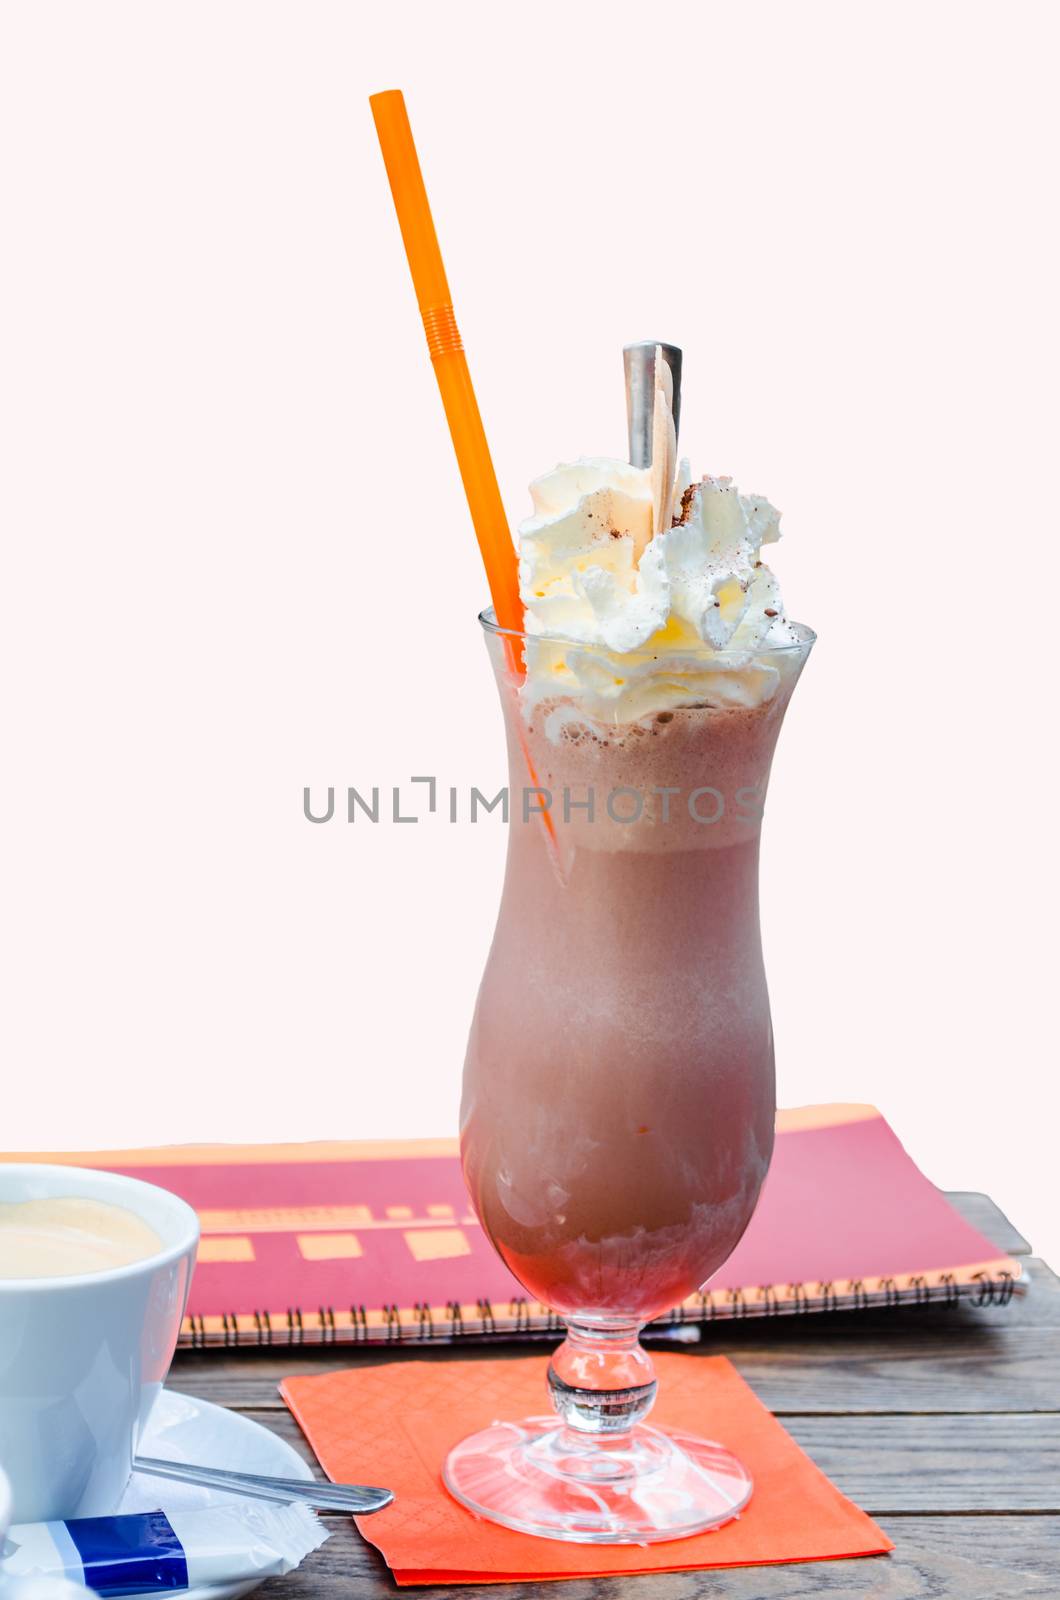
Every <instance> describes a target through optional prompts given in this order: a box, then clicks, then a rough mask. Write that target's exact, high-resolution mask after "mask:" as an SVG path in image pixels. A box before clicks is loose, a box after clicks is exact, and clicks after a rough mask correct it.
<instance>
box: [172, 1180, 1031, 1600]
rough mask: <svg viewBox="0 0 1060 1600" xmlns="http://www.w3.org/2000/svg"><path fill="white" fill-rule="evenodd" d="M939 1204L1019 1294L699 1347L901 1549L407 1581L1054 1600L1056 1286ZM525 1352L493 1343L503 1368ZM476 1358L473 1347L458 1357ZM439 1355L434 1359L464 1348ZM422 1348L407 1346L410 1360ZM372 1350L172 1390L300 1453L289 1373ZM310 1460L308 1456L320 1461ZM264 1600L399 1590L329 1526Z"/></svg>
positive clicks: (579, 1594) (998, 1217)
mask: <svg viewBox="0 0 1060 1600" xmlns="http://www.w3.org/2000/svg"><path fill="white" fill-rule="evenodd" d="M950 1198H951V1199H952V1200H953V1201H954V1203H955V1204H956V1205H957V1207H958V1209H959V1210H960V1211H961V1212H962V1213H963V1215H964V1216H966V1217H967V1218H968V1219H969V1221H971V1222H973V1223H974V1224H975V1225H976V1226H977V1227H978V1228H980V1229H982V1231H983V1232H984V1233H985V1234H986V1235H987V1236H988V1237H989V1238H990V1239H992V1240H993V1241H994V1243H995V1244H997V1245H998V1246H1000V1248H1001V1249H1003V1250H1005V1251H1006V1252H1007V1253H1008V1254H1010V1255H1019V1256H1020V1257H1021V1258H1022V1259H1023V1260H1024V1262H1025V1263H1026V1265H1027V1268H1028V1271H1029V1274H1030V1282H1031V1287H1030V1291H1029V1293H1028V1294H1027V1295H1026V1296H1025V1297H1023V1298H1022V1299H1016V1300H1014V1301H1013V1302H1012V1304H1011V1305H1008V1306H1004V1307H997V1306H993V1307H983V1308H982V1309H981V1310H979V1309H975V1308H973V1307H971V1306H962V1307H961V1308H959V1309H957V1310H946V1309H944V1308H942V1307H939V1308H934V1307H929V1308H925V1309H915V1308H907V1309H902V1310H898V1311H890V1312H877V1313H860V1314H853V1313H844V1314H837V1315H832V1316H827V1317H825V1316H805V1317H791V1318H777V1319H770V1320H769V1321H764V1320H763V1321H754V1320H750V1321H747V1322H744V1323H727V1324H726V1323H721V1324H718V1325H716V1326H715V1327H713V1328H710V1329H708V1330H707V1331H706V1332H705V1334H704V1338H703V1342H702V1343H701V1344H700V1345H699V1346H698V1347H696V1346H692V1347H689V1348H690V1349H691V1350H693V1351H695V1350H696V1349H698V1351H700V1352H701V1353H703V1354H705V1355H706V1354H724V1355H727V1356H729V1357H730V1358H731V1359H732V1361H734V1362H735V1364H736V1366H737V1367H738V1368H739V1370H740V1371H741V1372H742V1373H743V1375H744V1377H745V1378H746V1379H747V1381H748V1382H749V1383H750V1384H751V1386H752V1388H754V1390H755V1391H756V1393H757V1394H758V1395H759V1397H760V1398H761V1399H762V1400H763V1401H764V1403H765V1404H766V1405H767V1406H769V1408H770V1409H771V1410H772V1411H774V1412H775V1413H776V1415H777V1416H778V1417H781V1418H782V1419H783V1421H784V1426H785V1427H786V1428H787V1429H788V1430H789V1431H790V1432H791V1433H792V1434H793V1435H794V1437H795V1438H796V1439H797V1440H798V1442H799V1444H800V1445H802V1447H803V1449H805V1450H806V1451H807V1452H808V1453H809V1455H810V1456H812V1458H813V1459H814V1461H816V1462H817V1464H818V1466H820V1467H821V1468H822V1469H823V1470H824V1471H825V1472H826V1473H827V1474H828V1476H829V1477H830V1478H831V1479H832V1480H833V1482H834V1483H836V1484H837V1485H838V1487H839V1488H840V1489H842V1490H843V1491H844V1492H845V1493H846V1494H848V1495H850V1496H851V1498H852V1499H854V1500H856V1501H857V1503H858V1505H860V1506H862V1507H864V1509H865V1510H866V1511H868V1512H869V1513H871V1515H872V1516H873V1517H874V1518H875V1519H876V1520H877V1522H879V1524H880V1525H881V1527H883V1528H884V1529H886V1531H887V1533H888V1534H889V1535H890V1537H891V1538H892V1539H893V1540H894V1542H895V1546H896V1548H895V1550H894V1551H893V1553H892V1554H891V1555H889V1556H876V1557H868V1558H865V1559H862V1560H858V1561H815V1562H807V1563H805V1564H800V1565H789V1566H779V1567H742V1568H730V1569H728V1570H716V1571H711V1570H706V1571H703V1572H686V1573H676V1574H659V1575H651V1576H643V1577H636V1578H619V1579H607V1580H600V1579H594V1580H585V1579H579V1580H577V1581H574V1582H571V1583H565V1584H548V1585H538V1584H529V1583H522V1584H507V1585H496V1584H490V1585H484V1586H477V1585H475V1586H467V1587H464V1586H461V1587H460V1588H457V1589H452V1590H443V1589H431V1590H423V1589H418V1590H414V1591H410V1592H412V1593H414V1594H418V1595H431V1596H434V1595H440V1594H445V1593H449V1594H453V1595H454V1596H457V1597H459V1596H460V1595H463V1596H465V1597H466V1600H476V1597H477V1600H525V1597H526V1596H528V1595H529V1594H530V1593H531V1592H532V1591H535V1592H537V1593H538V1594H548V1593H554V1594H555V1596H556V1600H590V1597H591V1600H609V1597H611V1596H617V1595H618V1594H619V1592H621V1594H622V1596H623V1597H624V1600H693V1597H697V1600H698V1597H703V1600H706V1597H707V1596H709V1597H710V1600H798V1597H800V1596H804V1595H818V1594H819V1595H827V1596H829V1597H831V1600H835V1597H839V1596H843V1597H849V1600H869V1597H871V1600H922V1597H931V1600H943V1597H949V1596H961V1597H962V1600H977V1597H982V1600H1021V1597H1023V1596H1030V1595H1036V1596H1042V1597H1048V1600H1057V1597H1058V1596H1060V1404H1058V1395H1060V1279H1058V1278H1057V1277H1056V1275H1055V1274H1054V1273H1053V1272H1052V1271H1050V1269H1049V1268H1048V1267H1047V1266H1046V1265H1045V1263H1044V1262H1042V1261H1039V1260H1036V1259H1035V1258H1034V1257H1032V1256H1031V1255H1030V1246H1029V1245H1028V1244H1027V1242H1026V1240H1024V1239H1022V1238H1021V1237H1020V1235H1019V1234H1018V1233H1017V1232H1016V1230H1015V1228H1014V1227H1013V1226H1012V1224H1011V1223H1010V1222H1009V1221H1008V1219H1007V1218H1006V1217H1005V1216H1003V1215H1002V1213H1001V1212H1000V1211H999V1210H998V1208H997V1207H996V1206H995V1205H994V1204H993V1202H992V1201H991V1200H989V1199H988V1198H987V1197H986V1195H981V1194H956V1195H951V1196H950ZM526 1349H527V1347H526V1345H522V1346H516V1345H500V1346H496V1347H495V1352H496V1356H497V1359H498V1360H504V1359H505V1358H506V1356H508V1355H514V1354H525V1353H526ZM464 1353H466V1354H467V1355H468V1356H476V1357H481V1355H482V1353H483V1347H482V1346H481V1345H479V1346H477V1347H476V1348H474V1349H469V1350H467V1351H466V1352H464ZM459 1354H461V1351H460V1350H459V1349H455V1350H454V1349H453V1347H451V1346H450V1347H445V1348H443V1349H440V1350H439V1351H438V1352H437V1355H438V1356H439V1357H442V1358H445V1357H448V1356H453V1355H459ZM425 1355H426V1356H427V1357H428V1358H431V1357H432V1356H433V1355H434V1353H433V1352H431V1351H429V1350H427V1351H425V1350H424V1349H423V1348H422V1347H420V1348H417V1350H416V1356H417V1358H422V1357H424V1356H425ZM401 1359H402V1356H401V1354H400V1353H399V1352H395V1351H389V1350H386V1349H375V1350H356V1349H339V1350H328V1349H321V1350H312V1349H304V1350H298V1349H293V1350H287V1351H285V1350H276V1349H273V1350H261V1351H257V1350H245V1351H233V1352H231V1353H228V1352H225V1351H212V1352H211V1351H201V1352H200V1351H189V1352H182V1353H181V1354H180V1355H178V1356H177V1358H176V1360H175V1361H174V1363H173V1370H172V1373H171V1379H170V1381H171V1383H172V1386H173V1387H174V1388H175V1389H178V1390H183V1391H184V1392H186V1393H188V1394H195V1395H199V1396H201V1397H202V1398H203V1399H207V1400H214V1401H217V1402H218V1403H220V1404H222V1405H226V1406H230V1407H232V1409H233V1410H236V1411H242V1412H245V1413H246V1414H247V1415H248V1416H251V1417H253V1418H254V1419H255V1420H256V1421H257V1422H260V1423H262V1424H264V1426H265V1427H267V1428H271V1429H273V1430H274V1431H275V1432H276V1433H279V1434H281V1435H282V1436H283V1438H285V1439H287V1440H289V1441H290V1443H291V1444H293V1445H294V1447H295V1449H296V1450H298V1451H299V1452H300V1453H301V1454H302V1455H303V1456H305V1458H306V1459H307V1460H310V1461H311V1460H312V1456H311V1453H310V1451H309V1448H308V1446H307V1445H306V1443H305V1441H304V1439H303V1438H302V1435H301V1433H300V1432H299V1430H298V1428H297V1426H296V1424H295V1423H294V1421H293V1420H292V1418H291V1417H290V1416H289V1415H288V1412H287V1410H286V1408H285V1407H284V1405H283V1403H282V1401H281V1400H280V1398H279V1396H278V1394H277V1392H276V1386H277V1383H278V1382H279V1380H280V1379H281V1378H282V1377H285V1376H287V1375H288V1374H292V1373H296V1372H298V1373H301V1372H314V1373H319V1372H328V1371H332V1370H334V1369H336V1368H342V1367H350V1366H354V1365H357V1366H365V1365H372V1364H374V1363H376V1362H381V1361H393V1360H398V1361H400V1360H401ZM314 1465H315V1463H314ZM261 1592H262V1594H263V1596H266V1597H267V1596H273V1597H275V1600H297V1597H302V1600H308V1597H309V1596H313V1597H314V1600H329V1597H331V1596H338V1595H340V1594H341V1595H343V1596H347V1597H348V1596H356V1597H358V1600H361V1597H367V1600H375V1597H378V1596H383V1595H388V1596H391V1597H393V1596H394V1595H396V1594H397V1593H398V1590H397V1588H396V1586H395V1584H394V1583H393V1580H392V1579H391V1577H390V1575H389V1573H388V1571H387V1569H386V1566H385V1565H384V1563H383V1560H382V1557H381V1556H380V1555H379V1554H378V1552H377V1551H375V1550H374V1549H372V1547H371V1546H370V1545H367V1544H365V1543H364V1541H363V1540H362V1539H361V1538H360V1537H359V1535H358V1533H357V1530H356V1528H355V1527H354V1526H353V1524H352V1523H351V1522H349V1520H348V1519H344V1518H343V1519H338V1520H337V1521H336V1523H335V1527H334V1533H333V1537H332V1538H331V1539H330V1540H329V1541H328V1543H327V1544H326V1545H325V1546H324V1548H323V1549H322V1550H319V1551H317V1552H316V1553H315V1554H314V1555H311V1556H310V1557H309V1559H308V1560H307V1561H306V1562H305V1564H304V1565H303V1566H302V1567H301V1568H300V1570H299V1571H298V1572H295V1573H292V1574H291V1575H290V1576H289V1577H287V1578H281V1579H274V1580H273V1581H272V1582H271V1583H269V1584H267V1585H266V1586H265V1588H264V1589H263V1590H262V1591H261Z"/></svg>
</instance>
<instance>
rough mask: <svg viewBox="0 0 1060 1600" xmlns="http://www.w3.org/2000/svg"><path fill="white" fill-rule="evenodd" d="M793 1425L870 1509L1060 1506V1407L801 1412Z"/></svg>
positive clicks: (810, 1450)
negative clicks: (920, 1413)
mask: <svg viewBox="0 0 1060 1600" xmlns="http://www.w3.org/2000/svg"><path fill="white" fill-rule="evenodd" d="M786 1426H787V1428H788V1431H789V1432H790V1433H791V1435H792V1436H793V1438H795V1439H797V1440H798V1442H799V1444H801V1445H802V1447H803V1449H804V1450H805V1451H806V1452H807V1454H808V1455H810V1456H811V1457H812V1458H813V1460H814V1461H816V1463H817V1465H818V1466H819V1467H820V1468H821V1470H822V1471H823V1472H826V1473H827V1474H828V1476H829V1477H830V1478H831V1479H832V1481H833V1483H835V1484H836V1486H837V1487H838V1488H840V1489H842V1491H843V1493H844V1494H848V1495H849V1496H850V1498H851V1499H852V1500H856V1501H857V1503H858V1505H859V1506H862V1507H864V1509H865V1510H866V1511H868V1512H869V1513H870V1515H871V1516H877V1515H879V1516H883V1515H886V1514H889V1513H893V1512H903V1511H915V1512H917V1513H918V1514H920V1515H922V1516H932V1515H935V1514H937V1513H940V1512H941V1513H948V1512H957V1511H964V1512H1012V1511H1034V1512H1050V1513H1053V1512H1055V1513H1058V1514H1060V1415H1057V1414H1055V1413H1054V1414H1053V1415H1051V1416H984V1415H979V1416H963V1417H958V1416H939V1417H792V1418H790V1419H788V1421H787V1422H786Z"/></svg>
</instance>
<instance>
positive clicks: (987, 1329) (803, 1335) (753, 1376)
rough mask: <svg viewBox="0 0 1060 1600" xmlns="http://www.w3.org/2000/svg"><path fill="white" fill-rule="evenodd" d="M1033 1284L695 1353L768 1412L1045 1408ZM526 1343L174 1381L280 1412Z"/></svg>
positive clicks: (1055, 1328) (235, 1354)
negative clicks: (740, 1379)
mask: <svg viewBox="0 0 1060 1600" xmlns="http://www.w3.org/2000/svg"><path fill="white" fill-rule="evenodd" d="M1028 1265H1029V1267H1030V1269H1031V1273H1032V1287H1031V1290H1030V1292H1029V1294H1028V1295H1027V1296H1026V1297H1025V1298H1024V1299H1022V1300H1019V1301H1014V1302H1013V1303H1012V1304H1011V1305H1009V1306H1002V1307H998V1306H988V1307H984V1308H983V1309H981V1310H976V1309H975V1308H973V1307H970V1306H967V1307H961V1308H959V1309H957V1310H955V1311H946V1310H943V1309H942V1308H939V1309H938V1310H935V1309H932V1308H930V1307H929V1308H924V1309H917V1308H915V1307H909V1308H906V1309H903V1310H900V1311H886V1312H879V1313H870V1312H860V1313H855V1312H849V1313H840V1314H838V1315H835V1316H816V1315H815V1316H806V1317H790V1318H774V1319H769V1320H766V1319H764V1318H756V1319H751V1318H749V1319H748V1320H747V1321H745V1322H739V1323H718V1324H717V1325H716V1326H715V1327H713V1328H710V1329H708V1330H706V1332H705V1335H704V1338H703V1340H702V1342H701V1343H700V1344H699V1345H695V1346H689V1347H688V1348H689V1352H690V1353H696V1352H702V1353H704V1354H724V1355H728V1356H730V1357H731V1359H732V1360H733V1361H734V1362H735V1363H736V1365H737V1366H738V1367H739V1369H740V1371H741V1372H742V1373H743V1375H744V1377H745V1378H746V1379H747V1381H748V1382H749V1383H750V1384H751V1385H752V1387H753V1388H754V1389H755V1390H756V1392H757V1393H758V1394H759V1395H760V1397H761V1398H762V1400H763V1401H764V1402H765V1404H766V1405H768V1406H769V1407H770V1409H771V1410H774V1411H778V1412H781V1413H782V1414H785V1415H787V1414H791V1413H796V1412H811V1413H812V1412H834V1411H850V1412H883V1413H887V1412H904V1411H924V1412H926V1411H931V1412H948V1411H952V1412H971V1411H982V1410H989V1411H1051V1410H1055V1409H1056V1408H1057V1404H1058V1400H1057V1396H1058V1395H1060V1279H1058V1278H1057V1277H1056V1275H1055V1274H1054V1273H1052V1272H1051V1271H1050V1270H1049V1268H1048V1267H1046V1266H1045V1264H1044V1262H1038V1261H1036V1260H1033V1259H1032V1260H1031V1261H1030V1262H1029V1263H1028ZM534 1348H539V1349H541V1350H542V1352H543V1351H544V1348H545V1346H544V1345H543V1344H539V1345H536V1346H535V1345H528V1344H525V1343H524V1344H514V1343H513V1344H503V1345H481V1344H478V1345H472V1346H460V1345H455V1346H441V1347H438V1348H433V1349H432V1348H424V1347H422V1346H416V1347H411V1348H409V1349H405V1350H390V1349H388V1348H386V1347H385V1346H381V1347H374V1348H370V1349H357V1348H356V1347H352V1348H351V1347H346V1348H343V1347H339V1348H337V1349H334V1350H331V1349H327V1348H304V1349H302V1348H299V1347H297V1346H294V1347H288V1346H279V1347H276V1348H273V1349H264V1350H258V1349H249V1350H233V1351H225V1350H208V1351H183V1352H181V1353H180V1354H179V1355H178V1356H177V1357H176V1359H175V1361H174V1363H173V1372H172V1382H173V1384H174V1387H176V1388H178V1389H180V1388H184V1389H186V1390H187V1391H188V1392H189V1393H191V1394H197V1395H200V1396H201V1397H202V1398H203V1399H206V1400H214V1401H216V1402H217V1403H218V1404H220V1405H228V1406H233V1407H236V1408H237V1409H239V1408H246V1407H260V1408H266V1409H267V1408H269V1407H272V1408H275V1409H279V1408H280V1406H281V1405H282V1402H281V1401H280V1399H279V1396H278V1394H277V1385H278V1384H279V1382H280V1379H281V1378H284V1377H288V1376H293V1375H294V1374H295V1373H322V1372H333V1371H337V1370H339V1369H341V1368H344V1367H359V1366H374V1365H377V1364H379V1363H380V1362H383V1361H391V1360H402V1359H405V1358H406V1357H407V1356H409V1355H414V1356H417V1357H419V1358H421V1359H428V1360H448V1359H454V1358H455V1359H457V1360H462V1359H463V1360H468V1359H470V1360H474V1359H481V1358H482V1357H483V1355H485V1354H489V1355H490V1356H491V1357H493V1358H495V1359H497V1360H507V1359H510V1358H512V1357H515V1356H520V1355H525V1354H526V1353H527V1351H528V1350H532V1349H534Z"/></svg>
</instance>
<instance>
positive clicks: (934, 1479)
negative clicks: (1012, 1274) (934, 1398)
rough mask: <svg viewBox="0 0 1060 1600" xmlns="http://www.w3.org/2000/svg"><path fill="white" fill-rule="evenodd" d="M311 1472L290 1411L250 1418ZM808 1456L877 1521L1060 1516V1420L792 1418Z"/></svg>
mask: <svg viewBox="0 0 1060 1600" xmlns="http://www.w3.org/2000/svg"><path fill="white" fill-rule="evenodd" d="M250 1415H252V1416H253V1417H254V1419H255V1421H257V1422H260V1423H262V1424H263V1425H264V1426H265V1427H267V1428H270V1429H271V1430H272V1432H273V1433H277V1434H279V1435H280V1436H281V1438H284V1439H286V1440H287V1441H288V1443H289V1444H291V1445H293V1446H294V1448H295V1449H296V1450H297V1451H298V1453H299V1455H301V1456H302V1457H303V1458H304V1459H305V1460H306V1461H308V1462H310V1464H311V1465H315V1462H314V1459H313V1455H312V1452H311V1451H310V1449H309V1446H308V1444H307V1443H306V1441H305V1438H304V1437H303V1435H302V1432H301V1430H300V1428H299V1427H298V1424H297V1423H296V1422H295V1420H294V1418H293V1417H292V1416H291V1415H290V1414H289V1413H288V1412H287V1411H286V1410H284V1411H269V1412H262V1411H258V1412H252V1413H250ZM785 1426H786V1427H787V1429H788V1431H789V1432H790V1433H791V1435H792V1436H793V1438H795V1439H796V1440H797V1441H798V1443H799V1444H800V1445H801V1446H802V1448H803V1449H804V1450H805V1451H806V1453H807V1454H808V1455H809V1456H811V1457H812V1459H813V1460H814V1461H816V1463H817V1465H818V1466H819V1467H820V1468H821V1470H822V1471H823V1472H826V1473H827V1474H828V1476H829V1477H830V1478H831V1479H832V1481H833V1483H835V1484H836V1486H837V1487H838V1488H840V1489H841V1490H842V1491H843V1493H844V1494H847V1495H849V1496H850V1498H851V1499H852V1500H856V1501H857V1503H858V1505H859V1506H862V1507H863V1508H864V1510H866V1511H867V1512H869V1514H870V1515H871V1516H874V1517H875V1516H888V1515H892V1514H894V1513H905V1512H915V1513H916V1514H917V1515H920V1516H935V1515H939V1514H944V1515H950V1514H954V1513H958V1512H963V1513H967V1514H980V1513H987V1512H989V1513H1001V1512H1020V1511H1029V1512H1035V1513H1038V1514H1041V1513H1049V1514H1053V1513H1055V1514H1056V1515H1058V1516H1060V1415H1053V1416H982V1415H979V1416H960V1417H958V1416H940V1417H792V1418H790V1419H788V1420H787V1421H786V1423H785Z"/></svg>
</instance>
